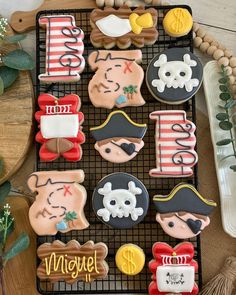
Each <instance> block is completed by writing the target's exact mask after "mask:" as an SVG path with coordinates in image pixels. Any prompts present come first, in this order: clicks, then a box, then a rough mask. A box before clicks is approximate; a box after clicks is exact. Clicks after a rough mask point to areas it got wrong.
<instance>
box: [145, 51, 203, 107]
mask: <svg viewBox="0 0 236 295" xmlns="http://www.w3.org/2000/svg"><path fill="white" fill-rule="evenodd" d="M202 74H203V70H202V65H201V63H200V61H199V59H198V58H197V57H196V56H195V55H194V54H193V53H192V52H190V51H188V50H186V49H184V48H172V49H167V50H165V51H164V52H162V53H160V54H158V55H156V56H155V57H154V58H153V60H152V61H151V62H150V64H149V66H148V69H147V73H146V82H147V86H148V88H149V90H150V92H151V94H152V95H153V96H154V97H155V98H156V99H158V100H160V101H162V102H165V103H168V104H179V103H182V102H184V101H186V100H188V99H190V98H191V97H192V96H193V95H194V94H195V93H196V92H197V91H198V89H199V87H200V85H201V82H202Z"/></svg>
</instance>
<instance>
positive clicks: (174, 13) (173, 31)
mask: <svg viewBox="0 0 236 295" xmlns="http://www.w3.org/2000/svg"><path fill="white" fill-rule="evenodd" d="M192 26H193V18H192V15H191V14H190V13H189V11H188V10H187V9H185V8H173V9H171V10H170V11H168V12H167V14H166V15H165V17H164V20H163V27H164V30H165V31H166V33H167V34H168V35H170V36H172V37H181V36H185V35H187V34H188V33H189V32H190V31H191V29H192Z"/></svg>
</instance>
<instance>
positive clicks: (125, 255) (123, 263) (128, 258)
mask: <svg viewBox="0 0 236 295" xmlns="http://www.w3.org/2000/svg"><path fill="white" fill-rule="evenodd" d="M144 264H145V254H144V252H143V250H142V249H141V248H140V247H139V246H137V245H134V244H125V245H123V246H121V247H120V248H119V249H118V251H117V252H116V265H117V267H118V268H119V270H120V271H121V272H123V273H124V274H126V275H129V276H135V275H137V274H138V273H140V271H141V270H142V269H143V267H144Z"/></svg>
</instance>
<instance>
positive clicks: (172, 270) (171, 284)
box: [149, 242, 198, 295]
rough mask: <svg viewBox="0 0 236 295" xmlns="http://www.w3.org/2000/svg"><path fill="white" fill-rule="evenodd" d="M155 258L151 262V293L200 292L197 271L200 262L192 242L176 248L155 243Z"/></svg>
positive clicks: (181, 244)
mask: <svg viewBox="0 0 236 295" xmlns="http://www.w3.org/2000/svg"><path fill="white" fill-rule="evenodd" d="M152 253H153V257H154V259H153V260H151V261H150V262H149V269H150V271H151V272H152V274H153V276H152V279H153V280H152V282H151V284H150V285H149V294H150V295H167V294H186V295H187V294H189V295H190V294H192V295H197V294H198V286H197V284H196V283H195V273H196V272H197V270H198V264H197V262H196V261H195V260H193V257H194V247H193V245H192V244H191V243H188V242H184V243H180V244H178V245H177V246H175V247H174V248H172V247H171V246H169V245H168V244H166V243H160V242H158V243H155V244H154V245H153V247H152Z"/></svg>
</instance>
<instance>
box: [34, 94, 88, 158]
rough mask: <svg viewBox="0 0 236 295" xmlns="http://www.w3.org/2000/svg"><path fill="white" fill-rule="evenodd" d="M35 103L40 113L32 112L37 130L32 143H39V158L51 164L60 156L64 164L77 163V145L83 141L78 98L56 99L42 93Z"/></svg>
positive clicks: (71, 96)
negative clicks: (36, 123)
mask: <svg viewBox="0 0 236 295" xmlns="http://www.w3.org/2000/svg"><path fill="white" fill-rule="evenodd" d="M38 104H39V107H40V111H38V112H36V114H35V118H36V120H37V122H38V123H39V128H40V131H39V132H38V133H37V135H36V141H37V142H39V143H41V144H42V146H41V148H40V150H39V156H40V159H41V160H42V161H54V160H56V159H57V158H59V157H60V156H62V157H64V158H65V159H66V160H68V161H79V160H80V159H81V157H82V148H81V146H80V145H81V144H83V143H84V142H85V135H84V133H83V132H82V124H83V121H84V114H83V113H82V112H79V109H80V106H81V103H80V98H79V96H77V95H75V94H70V95H67V96H65V97H63V98H60V99H57V98H56V97H55V96H52V95H50V94H46V93H44V94H41V95H40V96H39V98H38Z"/></svg>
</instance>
